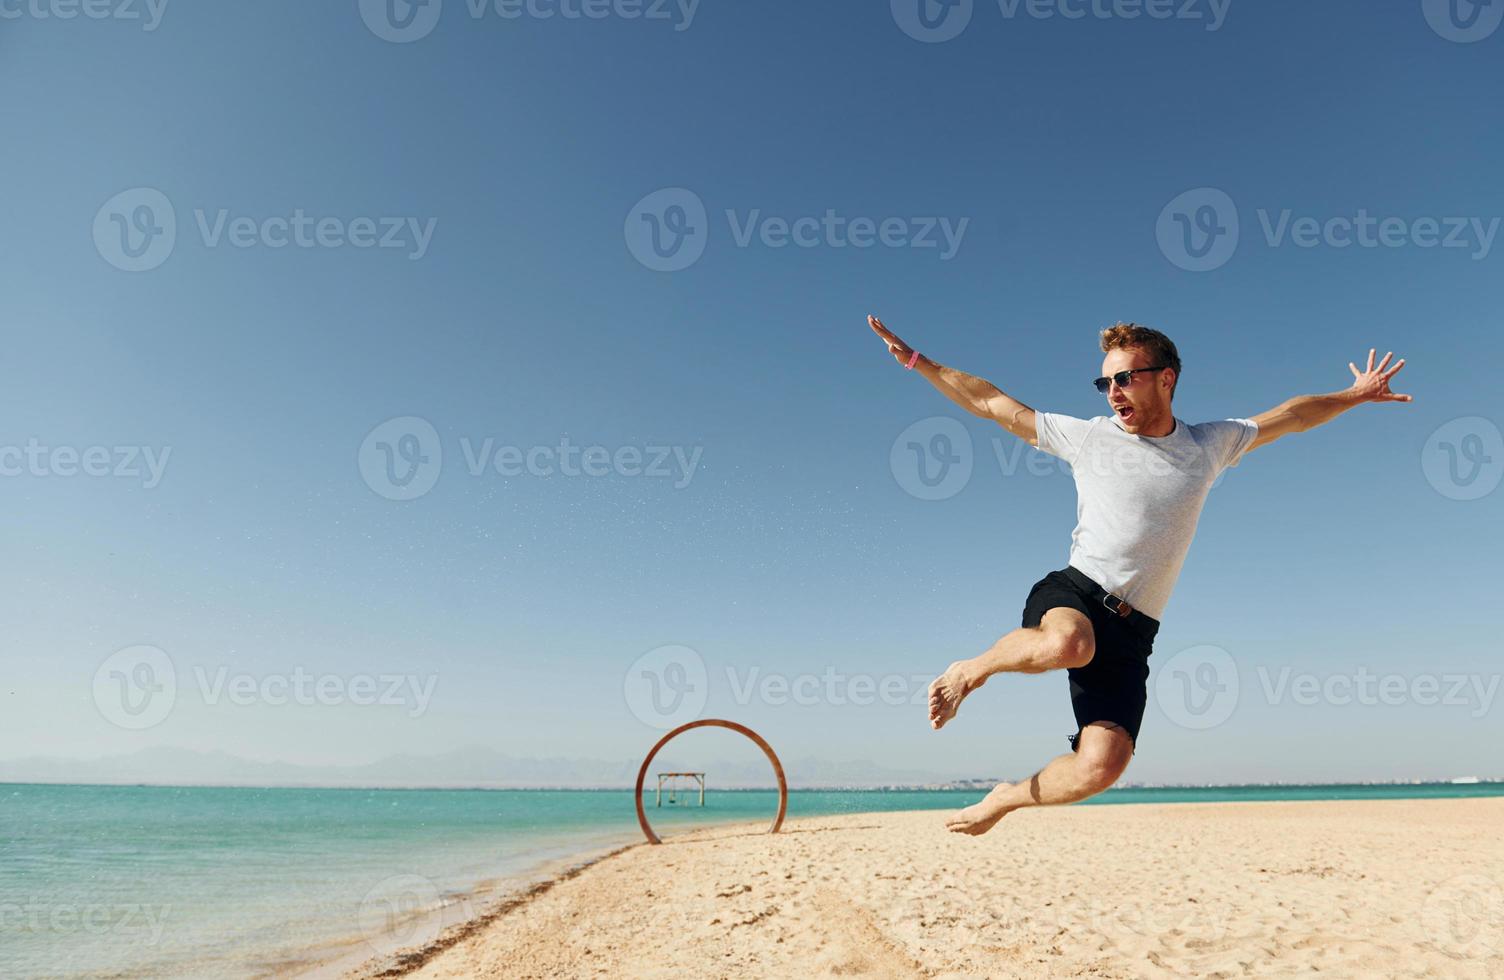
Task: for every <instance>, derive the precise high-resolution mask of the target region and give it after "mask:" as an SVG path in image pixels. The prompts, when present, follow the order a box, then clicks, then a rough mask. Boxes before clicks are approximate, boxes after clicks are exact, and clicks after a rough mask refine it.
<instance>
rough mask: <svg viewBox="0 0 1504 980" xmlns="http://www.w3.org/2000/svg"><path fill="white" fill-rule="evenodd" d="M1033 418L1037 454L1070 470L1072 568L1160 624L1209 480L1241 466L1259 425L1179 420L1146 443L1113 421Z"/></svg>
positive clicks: (1106, 418)
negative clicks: (1042, 453)
mask: <svg viewBox="0 0 1504 980" xmlns="http://www.w3.org/2000/svg"><path fill="white" fill-rule="evenodd" d="M1034 419H1035V426H1036V428H1037V430H1038V436H1039V448H1040V449H1042V450H1044V451H1045V452H1047V453H1049V454H1050V455H1052V456H1059V457H1060V458H1061V459H1063V460H1065V461H1066V462H1067V463H1069V464H1070V467H1071V473H1072V475H1073V476H1074V477H1075V480H1076V529H1075V530H1074V531H1072V532H1071V557H1070V563H1071V564H1072V565H1074V566H1075V567H1076V568H1078V569H1080V570H1081V571H1083V572H1085V573H1086V574H1087V575H1088V576H1090V577H1091V578H1092V579H1093V580H1094V581H1096V583H1097V584H1098V585H1100V586H1102V587H1103V588H1104V589H1106V590H1107V591H1109V592H1111V593H1112V594H1114V595H1116V596H1119V597H1120V598H1122V599H1125V600H1127V602H1128V604H1129V605H1131V606H1133V608H1135V609H1137V610H1139V611H1140V612H1142V613H1143V614H1144V615H1146V616H1150V617H1153V618H1154V619H1159V618H1160V616H1161V615H1162V614H1163V613H1164V609H1165V605H1166V604H1167V603H1168V602H1169V601H1170V593H1171V591H1173V590H1174V588H1175V580H1176V579H1177V578H1179V577H1180V568H1181V566H1182V565H1183V564H1185V556H1186V552H1187V551H1189V550H1190V547H1191V538H1192V537H1194V536H1195V533H1196V522H1197V521H1198V520H1199V519H1200V517H1201V507H1202V505H1203V504H1205V503H1206V495H1207V493H1208V492H1209V491H1210V490H1211V487H1212V483H1213V482H1214V481H1215V480H1216V479H1217V476H1218V475H1219V474H1220V473H1221V472H1222V471H1223V470H1224V469H1226V468H1227V467H1229V466H1237V465H1238V460H1239V459H1241V458H1242V456H1243V454H1244V453H1245V452H1247V451H1248V447H1249V446H1250V445H1251V444H1252V443H1253V440H1254V439H1255V438H1257V437H1258V432H1259V427H1258V423H1256V422H1253V421H1251V420H1249V419H1227V420H1225V421H1220V422H1203V423H1201V424H1200V425H1187V424H1186V423H1185V422H1183V421H1181V420H1180V419H1178V418H1177V419H1176V420H1175V428H1174V429H1173V430H1172V431H1171V432H1170V434H1169V435H1167V436H1159V437H1149V436H1136V435H1132V434H1130V433H1128V432H1126V431H1124V429H1123V425H1122V423H1121V422H1119V421H1118V419H1117V417H1116V416H1109V415H1100V416H1097V417H1096V418H1093V419H1078V418H1072V417H1071V416H1069V415H1051V414H1049V413H1046V412H1038V413H1036V414H1035V416H1034Z"/></svg>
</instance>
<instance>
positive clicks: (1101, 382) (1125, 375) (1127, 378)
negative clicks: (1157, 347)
mask: <svg viewBox="0 0 1504 980" xmlns="http://www.w3.org/2000/svg"><path fill="white" fill-rule="evenodd" d="M1165 367H1166V365H1163V364H1161V365H1159V366H1158V367H1147V368H1134V369H1133V370H1132V371H1119V372H1118V373H1117V374H1114V375H1112V376H1111V377H1109V378H1098V379H1097V380H1095V381H1093V382H1092V384H1094V385H1096V386H1097V390H1098V391H1100V392H1102V394H1104V395H1105V394H1107V392H1108V390H1109V389H1110V388H1111V387H1112V383H1113V382H1114V381H1116V382H1117V383H1118V387H1119V388H1126V387H1128V386H1129V385H1131V384H1133V376H1134V375H1135V374H1142V373H1143V372H1145V371H1163V370H1164V369H1165Z"/></svg>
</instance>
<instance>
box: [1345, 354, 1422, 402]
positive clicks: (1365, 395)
mask: <svg viewBox="0 0 1504 980" xmlns="http://www.w3.org/2000/svg"><path fill="white" fill-rule="evenodd" d="M1377 351H1378V349H1377V348H1369V351H1368V368H1367V369H1366V370H1363V371H1359V370H1358V365H1356V364H1354V363H1353V362H1352V361H1348V362H1347V366H1348V367H1349V368H1350V369H1351V370H1352V372H1353V386H1352V388H1350V389H1348V390H1349V391H1351V392H1352V393H1353V394H1354V395H1356V396H1357V397H1358V400H1359V401H1365V402H1408V401H1411V398H1410V396H1409V395H1397V394H1395V393H1394V392H1392V391H1390V390H1389V379H1390V378H1392V377H1394V376H1395V375H1396V374H1398V373H1399V370H1400V368H1402V367H1404V366H1405V359H1404V358H1403V357H1402V358H1400V359H1399V360H1398V361H1395V362H1394V367H1392V368H1389V370H1387V371H1386V370H1384V369H1385V368H1386V367H1388V365H1389V359H1390V358H1391V357H1393V356H1394V352H1393V351H1390V352H1389V353H1387V354H1385V355H1384V359H1383V360H1382V361H1380V362H1379V366H1378V367H1374V366H1373V356H1374V354H1375V353H1377Z"/></svg>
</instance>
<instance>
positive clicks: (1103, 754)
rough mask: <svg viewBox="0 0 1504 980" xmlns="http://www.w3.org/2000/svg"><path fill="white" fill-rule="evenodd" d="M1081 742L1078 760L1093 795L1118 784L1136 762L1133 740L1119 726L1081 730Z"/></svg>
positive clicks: (1096, 726) (1102, 724)
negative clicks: (1119, 778)
mask: <svg viewBox="0 0 1504 980" xmlns="http://www.w3.org/2000/svg"><path fill="white" fill-rule="evenodd" d="M1078 742H1079V744H1078V746H1077V749H1076V758H1077V759H1078V760H1079V764H1080V765H1081V767H1082V769H1083V772H1084V775H1085V779H1086V782H1087V783H1088V784H1089V785H1090V787H1091V790H1092V792H1094V793H1100V792H1102V790H1104V789H1107V788H1108V787H1110V786H1111V785H1112V784H1113V783H1115V782H1117V781H1118V777H1120V776H1121V775H1123V772H1124V771H1125V770H1126V769H1127V768H1128V763H1129V762H1130V761H1132V759H1133V739H1132V738H1130V737H1129V736H1128V733H1127V732H1126V731H1125V730H1123V728H1122V727H1121V726H1119V725H1108V724H1106V723H1102V722H1094V723H1092V724H1090V725H1087V726H1086V727H1085V728H1083V729H1082V730H1081V737H1080V739H1079V740H1078Z"/></svg>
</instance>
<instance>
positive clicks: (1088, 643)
mask: <svg viewBox="0 0 1504 980" xmlns="http://www.w3.org/2000/svg"><path fill="white" fill-rule="evenodd" d="M867 322H868V324H869V325H870V326H871V327H872V329H873V330H874V331H876V333H877V335H878V336H879V337H881V338H882V339H883V341H884V342H885V343H886V344H887V345H888V350H889V352H890V353H892V355H893V357H894V358H895V359H896V360H897V361H898V363H899V364H902V365H903V366H904V367H906V368H908V369H910V370H913V371H918V372H919V373H920V374H922V375H923V376H924V378H925V380H927V381H929V383H930V384H932V385H934V386H935V387H936V388H937V389H938V390H939V391H940V393H941V394H943V395H945V397H947V398H949V399H950V400H951V401H953V402H955V403H956V404H957V405H960V406H961V407H962V408H964V409H966V411H968V412H970V413H971V414H973V415H976V416H978V417H980V418H984V419H991V420H992V421H994V422H996V423H997V424H998V425H1001V426H1002V427H1003V428H1005V429H1007V430H1008V431H1009V432H1011V433H1013V434H1014V435H1016V436H1018V437H1019V438H1020V439H1022V440H1024V441H1025V442H1027V443H1028V444H1029V445H1031V446H1036V447H1038V448H1039V449H1041V450H1043V451H1044V452H1047V453H1049V454H1050V455H1052V456H1058V457H1060V458H1061V459H1063V460H1065V461H1066V462H1067V463H1068V464H1070V467H1071V473H1072V475H1073V476H1074V478H1075V481H1076V496H1077V503H1076V529H1075V531H1073V532H1072V533H1071V551H1070V562H1069V564H1068V565H1067V566H1066V567H1065V568H1062V569H1060V570H1059V571H1055V572H1051V573H1049V574H1048V575H1046V576H1045V577H1044V578H1042V579H1040V580H1039V581H1038V582H1036V583H1035V584H1034V587H1033V588H1032V589H1031V590H1030V591H1029V597H1028V599H1027V600H1026V601H1025V603H1024V614H1023V626H1022V628H1020V629H1016V630H1014V631H1013V632H1011V633H1009V634H1008V635H1006V636H1004V637H1003V638H1002V639H1000V640H998V641H997V642H996V643H994V644H993V645H992V647H991V649H989V650H987V651H985V652H984V653H982V654H981V655H979V656H976V657H972V658H971V659H970V660H958V661H956V662H955V663H953V664H951V665H950V666H949V667H948V668H946V670H945V673H943V674H941V675H940V676H939V677H937V678H936V679H935V680H934V682H933V683H931V684H930V688H929V695H930V698H929V714H930V726H931V727H933V728H937V729H938V728H940V727H941V726H943V725H944V724H945V723H946V722H948V721H950V720H951V718H953V717H955V714H956V709H957V708H959V707H960V706H961V701H962V700H963V699H964V698H965V697H966V696H967V695H968V694H970V693H971V692H973V691H975V690H976V689H977V688H979V687H981V686H982V685H983V684H985V683H986V682H987V678H989V677H991V676H992V675H993V674H998V673H1004V672H1009V671H1011V672H1014V673H1023V674H1039V673H1043V672H1045V671H1049V670H1060V669H1062V668H1063V669H1064V670H1065V671H1066V673H1067V675H1068V677H1069V679H1070V690H1071V706H1072V708H1073V709H1074V711H1075V715H1076V725H1077V730H1076V734H1075V735H1072V736H1071V737H1070V742H1071V749H1072V751H1071V753H1070V754H1067V755H1062V756H1059V757H1058V758H1056V759H1054V760H1053V761H1051V762H1050V763H1049V764H1048V765H1046V766H1045V767H1044V768H1043V769H1041V770H1040V771H1039V772H1037V773H1035V774H1034V775H1033V776H1032V777H1030V778H1029V779H1028V780H1027V781H1025V782H1019V783H1001V784H999V785H998V786H997V787H996V788H995V789H993V790H992V792H990V793H988V794H987V796H986V797H985V798H984V799H983V800H982V801H981V802H979V803H977V804H975V805H974V806H969V807H967V808H966V809H964V810H961V811H959V812H958V813H956V814H955V815H954V816H952V817H951V818H950V819H949V820H947V821H946V826H947V827H948V828H949V829H951V830H952V831H955V832H957V833H964V834H985V833H986V832H987V831H989V830H991V829H992V827H993V825H995V824H996V823H997V822H998V821H999V820H1001V819H1002V818H1003V817H1005V816H1007V815H1008V814H1009V813H1011V812H1012V811H1014V810H1017V809H1019V808H1020V807H1026V806H1041V805H1048V804H1056V803H1074V802H1076V801H1077V800H1084V799H1086V798H1087V797H1088V796H1094V795H1096V794H1097V793H1100V792H1102V791H1103V790H1105V789H1107V788H1108V787H1109V786H1111V785H1112V784H1113V783H1115V782H1117V779H1118V777H1119V776H1121V775H1122V774H1123V770H1124V769H1126V768H1127V767H1128V761H1129V759H1131V758H1132V757H1133V750H1134V744H1135V742H1136V741H1137V739H1138V731H1139V724H1140V722H1142V721H1143V717H1144V706H1145V704H1146V702H1147V700H1148V684H1147V682H1148V678H1149V654H1150V652H1151V650H1152V647H1153V644H1154V636H1155V634H1156V633H1157V632H1158V631H1159V617H1160V615H1161V614H1162V613H1163V611H1164V608H1165V604H1166V603H1167V602H1168V601H1169V598H1170V592H1171V590H1172V589H1173V588H1174V586H1175V579H1176V578H1177V577H1178V576H1179V574H1180V568H1181V565H1182V564H1184V562H1185V556H1186V552H1187V551H1188V550H1189V549H1190V546H1191V538H1192V536H1193V535H1194V534H1195V531H1196V521H1197V520H1198V518H1199V517H1200V515H1201V507H1202V505H1203V504H1204V503H1205V502H1206V495H1207V493H1208V491H1210V490H1211V487H1212V483H1213V482H1214V481H1215V480H1216V479H1217V476H1218V475H1219V474H1220V473H1221V472H1222V471H1223V470H1224V469H1226V468H1227V467H1229V466H1236V465H1238V461H1239V460H1240V459H1241V458H1242V456H1243V454H1244V453H1246V452H1248V451H1249V450H1252V449H1257V448H1258V447H1260V446H1263V445H1266V444H1268V443H1271V442H1273V441H1274V440H1276V439H1278V438H1280V437H1281V436H1284V435H1287V434H1289V433H1291V432H1304V431H1306V430H1307V429H1311V428H1315V427H1316V426H1318V425H1321V424H1322V423H1324V422H1330V421H1331V420H1332V419H1334V418H1336V417H1337V416H1338V415H1340V414H1342V413H1343V412H1345V411H1347V410H1348V409H1349V408H1352V407H1353V406H1355V405H1361V404H1363V403H1364V402H1408V401H1410V400H1411V398H1410V396H1409V395H1397V394H1395V393H1393V392H1391V391H1390V390H1389V379H1390V378H1392V377H1394V375H1395V373H1396V372H1397V371H1399V369H1400V368H1401V367H1403V366H1404V364H1405V361H1404V359H1403V358H1401V359H1400V360H1399V361H1396V362H1395V364H1394V366H1393V367H1389V359H1390V357H1392V356H1393V354H1392V353H1390V354H1385V355H1384V359H1383V360H1382V361H1380V362H1379V364H1378V366H1375V365H1374V354H1375V353H1376V351H1375V350H1370V351H1369V352H1368V365H1367V367H1366V368H1365V369H1364V370H1361V371H1360V370H1358V366H1357V365H1356V364H1353V363H1351V362H1349V363H1348V368H1349V369H1351V371H1352V373H1353V383H1352V387H1350V388H1347V389H1345V390H1343V391H1337V392H1333V393H1332V394H1329V395H1302V396H1300V397H1297V398H1292V399H1290V400H1289V401H1287V402H1285V403H1284V404H1282V405H1280V406H1279V407H1277V408H1274V409H1271V410H1270V411H1267V412H1264V413H1263V414H1261V415H1255V416H1254V417H1253V418H1251V419H1227V420H1225V421H1219V422H1203V423H1201V424H1199V425H1188V424H1187V423H1185V422H1183V421H1181V420H1180V419H1177V418H1176V417H1175V416H1174V414H1173V412H1172V411H1171V406H1170V403H1171V400H1172V399H1173V398H1174V396H1175V385H1176V383H1177V382H1178V381H1179V379H1180V355H1179V354H1178V353H1177V352H1176V350H1175V345H1174V344H1173V343H1172V342H1171V341H1170V338H1168V337H1166V336H1165V335H1164V334H1162V333H1160V332H1159V331H1157V330H1150V329H1148V328H1146V327H1141V326H1138V325H1136V324H1131V323H1127V324H1124V323H1120V324H1118V325H1116V326H1114V327H1111V328H1109V329H1107V330H1104V331H1102V351H1103V353H1104V354H1105V355H1106V356H1105V357H1104V358H1103V360H1102V375H1103V376H1102V377H1100V378H1097V379H1096V386H1097V390H1098V391H1100V392H1102V393H1103V394H1105V395H1106V396H1107V403H1108V407H1109V408H1110V409H1111V412H1110V414H1108V415H1103V416H1098V417H1096V418H1092V419H1078V418H1072V417H1070V416H1068V415H1052V414H1050V413H1048V412H1036V411H1034V409H1032V408H1030V407H1029V406H1027V405H1025V404H1023V403H1022V402H1019V401H1017V400H1015V399H1013V398H1010V397H1009V396H1007V395H1005V394H1003V392H1001V391H999V390H998V389H997V388H996V387H994V386H993V385H992V384H990V383H989V382H987V381H984V380H982V379H981V378H977V377H973V376H972V375H969V374H965V373H963V372H961V371H957V370H955V369H954V368H948V367H945V366H944V365H941V364H937V363H935V362H934V361H932V360H930V359H929V358H928V357H925V356H924V355H923V354H920V353H919V352H918V351H916V350H914V349H913V348H912V347H910V346H908V345H907V344H905V343H904V342H903V341H902V340H900V339H898V337H897V336H896V335H895V334H894V333H893V332H892V331H891V330H889V329H888V328H887V327H885V326H883V324H882V322H881V321H880V320H878V319H877V318H876V317H873V316H869V317H868V318H867ZM1386 369H1387V370H1386Z"/></svg>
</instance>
